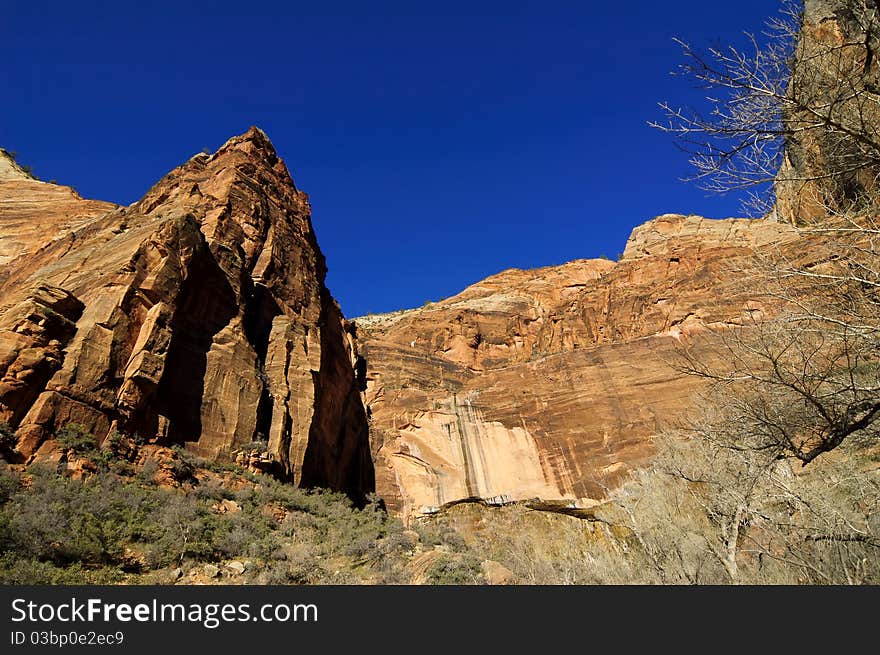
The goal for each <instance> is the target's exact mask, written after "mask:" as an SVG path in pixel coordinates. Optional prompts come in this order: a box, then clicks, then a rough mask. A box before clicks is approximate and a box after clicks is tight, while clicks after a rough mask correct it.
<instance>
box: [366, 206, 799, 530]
mask: <svg viewBox="0 0 880 655" xmlns="http://www.w3.org/2000/svg"><path fill="white" fill-rule="evenodd" d="M796 238H797V234H796V232H795V230H794V229H793V228H791V227H790V226H787V225H783V224H779V223H770V222H766V221H750V220H743V219H737V220H734V219H729V220H708V219H703V218H699V217H695V216H679V215H666V216H661V217H658V218H656V219H654V220H653V221H650V222H648V223H646V224H645V225H643V226H641V227H639V228H637V229H636V230H635V231H634V232H633V234H632V236H631V237H630V239H629V242H628V243H627V246H626V251H625V252H624V255H623V257H622V258H621V260H620V261H619V262H616V263H615V262H610V261H606V260H581V261H575V262H571V263H568V264H564V265H562V266H555V267H548V268H542V269H536V270H530V271H521V270H509V271H505V272H503V273H500V274H498V275H495V276H492V277H490V278H488V279H486V280H483V281H482V282H479V283H477V284H475V285H473V286H471V287H469V288H467V289H465V290H464V291H462V292H461V293H460V294H458V295H457V296H454V297H452V298H449V299H447V300H444V301H441V302H438V303H433V304H430V305H428V306H425V307H422V308H420V309H414V310H409V311H404V312H396V313H394V314H385V315H377V316H367V317H363V318H360V319H357V320H356V323H357V325H358V334H359V341H360V344H361V352H362V354H363V355H364V356H365V358H366V359H367V362H368V383H367V402H368V406H369V410H370V412H371V432H372V440H373V452H374V457H375V462H376V475H377V488H378V493H379V494H380V495H381V496H383V497H384V498H385V499H386V501H387V502H388V504H389V506H390V507H392V508H393V509H395V510H397V511H400V512H402V513H404V514H410V513H418V512H430V511H434V510H435V509H437V508H439V507H441V506H443V505H446V504H449V503H454V502H456V501H460V500H463V499H482V500H484V501H487V502H507V501H511V500H523V499H533V498H541V499H545V500H562V501H567V502H569V503H574V504H581V505H584V504H589V503H591V499H597V498H600V497H601V496H602V495H603V494H604V490H605V489H606V488H607V487H608V486H610V485H614V484H615V483H616V482H617V481H618V480H620V479H621V477H622V476H623V475H624V474H626V473H627V472H628V471H629V470H631V469H632V468H633V467H634V466H637V465H638V464H640V463H642V462H644V461H645V459H646V458H648V457H649V456H650V455H651V454H652V445H651V441H650V436H651V435H652V434H654V433H655V432H656V430H657V429H658V428H659V427H662V426H663V425H664V424H667V423H668V422H670V421H671V420H673V419H675V418H676V417H678V416H680V415H681V413H682V412H684V411H686V410H687V409H688V408H689V407H691V406H692V404H693V402H694V400H695V399H696V394H697V393H698V392H699V391H700V389H701V386H700V385H701V383H700V382H699V381H698V380H697V379H695V378H693V377H689V376H686V375H684V374H681V373H679V372H677V371H676V370H675V369H674V368H673V367H672V366H671V363H672V362H674V361H675V359H676V357H677V350H676V348H677V346H678V345H679V344H682V343H685V344H687V346H688V347H689V348H691V349H692V350H694V351H697V352H700V353H702V354H703V355H704V356H705V357H709V358H711V357H712V356H713V353H719V352H720V347H719V344H718V341H717V337H716V336H715V335H714V329H716V328H724V327H726V326H730V325H738V324H742V323H743V321H744V320H746V319H749V318H750V317H753V316H755V315H756V313H759V312H763V311H767V308H765V307H763V305H762V304H761V303H762V302H763V301H762V300H759V299H758V295H759V294H760V290H754V297H752V296H751V294H750V293H749V291H748V290H743V289H742V288H741V287H740V286H739V285H738V284H736V282H737V275H736V272H735V270H734V269H735V267H736V264H737V261H738V260H739V259H740V258H743V257H746V256H749V255H751V254H752V252H753V251H754V250H756V249H757V250H761V249H764V248H771V247H772V248H776V247H784V246H785V244H786V243H790V242H793V241H794V240H795V239H796Z"/></svg>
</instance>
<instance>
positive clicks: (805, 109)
mask: <svg viewBox="0 0 880 655" xmlns="http://www.w3.org/2000/svg"><path fill="white" fill-rule="evenodd" d="M795 55H796V56H795V58H794V66H793V69H792V73H791V81H790V83H789V91H788V92H789V96H790V97H791V99H792V103H791V105H792V106H791V108H790V109H789V110H788V111H787V112H786V113H785V116H784V121H785V123H786V125H787V131H788V132H789V134H788V138H787V140H786V143H785V144H784V146H785V149H784V150H785V156H784V160H783V162H782V167H781V169H780V171H779V175H778V180H777V183H776V197H777V205H776V214H777V216H778V218H779V219H780V220H783V221H785V222H788V223H793V224H805V223H809V222H811V221H814V220H816V219H821V218H822V217H824V216H826V215H827V214H828V212H829V211H831V212H835V211H839V210H842V209H847V208H849V207H850V206H851V205H852V204H853V203H856V204H858V203H859V202H860V201H861V200H864V199H865V197H871V196H872V195H874V194H875V193H876V190H877V179H878V175H880V139H878V138H877V137H876V136H873V137H872V136H871V135H876V133H877V131H876V125H877V124H878V122H880V109H878V99H880V7H878V4H877V2H876V0H806V2H805V3H804V15H803V22H802V26H801V30H800V33H799V37H798V41H797V47H796V51H795ZM796 108H799V109H796ZM866 137H867V138H866Z"/></svg>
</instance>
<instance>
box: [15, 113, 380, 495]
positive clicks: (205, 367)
mask: <svg viewBox="0 0 880 655" xmlns="http://www.w3.org/2000/svg"><path fill="white" fill-rule="evenodd" d="M0 172H3V173H4V174H3V179H0V256H2V257H3V258H4V259H0V262H3V268H2V269H0V420H2V421H5V422H7V423H9V424H10V425H11V426H12V427H13V428H14V429H15V430H16V436H17V444H18V445H17V450H18V452H19V454H20V456H21V457H22V458H25V459H29V458H33V457H35V456H39V455H40V454H41V453H49V452H51V451H52V449H53V448H54V444H53V440H52V437H53V435H54V434H55V432H56V431H57V430H58V429H59V428H61V427H63V426H64V425H66V424H68V423H79V424H81V425H83V426H84V427H85V428H86V429H88V430H89V431H91V432H93V433H94V434H95V435H97V436H98V437H99V438H104V437H106V435H108V434H109V433H111V432H112V431H114V430H119V431H122V432H125V433H130V434H137V435H141V436H143V437H145V438H154V439H158V440H161V441H164V442H168V443H178V444H181V445H185V446H186V447H187V448H189V449H191V450H193V451H195V452H197V453H199V454H201V455H204V456H207V457H210V458H228V457H230V456H232V454H233V453H234V451H235V450H236V449H237V448H238V447H240V446H241V445H242V444H247V443H250V442H252V441H254V440H259V439H261V438H263V437H264V438H265V439H267V440H268V450H269V453H270V455H271V458H272V460H273V462H274V467H275V469H276V471H277V472H278V473H279V474H280V475H282V476H283V477H285V478H287V479H291V480H293V481H295V482H297V483H302V484H304V485H320V486H327V487H331V488H334V489H338V490H344V491H348V492H350V493H352V494H353V495H359V494H362V493H365V492H369V491H371V490H372V489H373V484H374V483H373V468H372V462H371V459H370V453H369V448H368V434H367V423H366V416H365V413H364V407H363V404H362V402H361V392H360V388H359V387H360V386H361V383H359V382H358V380H357V379H356V376H355V371H354V365H355V363H356V362H357V351H356V345H355V341H354V339H353V337H352V335H351V334H350V327H349V326H348V324H347V323H346V321H345V320H344V318H343V316H342V313H341V311H340V309H339V307H338V305H337V304H336V302H335V301H334V300H333V298H332V297H331V295H330V293H329V291H328V290H327V288H326V287H325V286H324V277H325V272H326V267H325V262H324V257H323V255H322V254H321V252H320V249H319V248H318V245H317V242H316V239H315V234H314V231H313V229H312V224H311V219H310V208H309V203H308V199H307V197H306V195H305V194H304V193H303V192H301V191H299V190H298V189H297V188H296V187H295V186H294V183H293V181H292V180H291V178H290V175H289V173H288V171H287V168H286V166H285V165H284V162H283V161H282V160H281V159H279V158H278V156H277V155H276V153H275V150H274V148H273V147H272V144H271V143H270V142H269V140H268V139H267V138H266V136H265V134H263V133H262V132H261V131H260V130H258V129H256V128H251V130H249V131H248V132H247V133H246V134H244V135H242V136H239V137H235V138H233V139H230V140H229V141H228V142H227V143H226V144H225V145H224V146H223V147H222V148H220V149H219V150H218V151H217V152H216V153H214V154H212V155H207V154H199V155H196V156H195V157H193V158H192V159H190V160H189V161H188V162H186V163H185V164H183V165H182V166H180V167H179V168H177V169H175V170H173V171H172V172H171V173H169V174H168V175H166V176H165V177H164V178H163V179H162V180H161V181H159V182H158V183H157V184H156V185H155V186H154V187H153V188H152V189H151V190H150V191H149V192H148V193H147V194H146V196H145V197H144V198H143V199H142V200H141V201H139V202H137V203H135V204H133V205H131V206H129V207H118V208H113V206H111V205H108V204H106V203H96V202H92V201H85V200H82V199H81V198H79V197H78V196H76V194H74V193H72V191H71V190H70V189H68V188H66V187H59V186H55V185H50V184H45V183H42V182H38V181H35V180H31V179H26V176H23V175H22V174H21V171H19V170H16V169H14V167H12V166H9V165H7V166H6V167H5V168H4V169H3V170H2V171H0Z"/></svg>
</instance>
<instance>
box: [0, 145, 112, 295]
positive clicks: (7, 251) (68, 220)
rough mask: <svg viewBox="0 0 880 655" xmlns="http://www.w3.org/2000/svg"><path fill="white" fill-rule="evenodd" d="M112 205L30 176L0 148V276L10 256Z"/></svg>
mask: <svg viewBox="0 0 880 655" xmlns="http://www.w3.org/2000/svg"><path fill="white" fill-rule="evenodd" d="M114 207H116V205H114V204H112V203H109V202H100V201H97V200H83V199H82V198H81V197H80V196H79V194H78V193H77V192H76V191H74V190H73V189H72V188H70V187H67V186H61V185H58V184H46V183H45V182H40V181H39V180H35V179H33V178H32V177H31V176H30V175H28V174H27V173H25V172H24V171H23V170H22V168H21V167H20V166H19V165H18V164H16V163H15V160H14V159H12V157H11V156H10V155H9V154H8V153H7V152H6V151H5V150H2V149H0V217H2V221H3V223H2V229H0V276H2V275H3V271H4V269H5V268H6V266H7V265H11V262H12V261H13V260H15V259H19V262H22V261H23V260H24V259H25V258H26V257H27V255H28V254H29V253H31V252H33V251H35V250H37V249H39V248H42V247H43V246H44V245H46V243H48V242H49V241H51V240H52V239H54V238H56V237H59V236H61V235H64V234H69V233H70V232H72V231H73V230H75V229H76V228H78V227H80V226H82V225H84V224H85V223H87V222H88V221H90V220H92V219H93V218H95V217H96V216H100V215H101V214H103V213H105V212H107V211H110V210H111V209H113V208H114ZM0 303H3V301H2V300H0ZM4 304H5V303H4Z"/></svg>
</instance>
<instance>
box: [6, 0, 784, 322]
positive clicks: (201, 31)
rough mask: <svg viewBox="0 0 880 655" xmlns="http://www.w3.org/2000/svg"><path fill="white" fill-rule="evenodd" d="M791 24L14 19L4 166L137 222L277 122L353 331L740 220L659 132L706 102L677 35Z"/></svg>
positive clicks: (592, 13) (499, 13) (177, 14)
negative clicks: (376, 318) (247, 134)
mask: <svg viewBox="0 0 880 655" xmlns="http://www.w3.org/2000/svg"><path fill="white" fill-rule="evenodd" d="M123 5H124V6H123ZM776 6H777V4H776V3H775V2H773V1H771V0H764V1H763V2H759V1H757V0H739V1H738V2H735V3H734V2H707V1H706V0H682V1H677V2H663V3H657V2H626V3H624V2H609V1H605V2H587V1H586V0H583V1H581V2H556V1H553V0H543V1H542V2H516V1H513V0H512V1H510V2H503V3H494V2H480V1H478V0H471V1H470V2H464V3H458V2H453V1H444V2H435V3H428V2H382V1H378V0H377V1H376V2H369V3H367V2H355V1H349V2H320V3H319V2H308V3H306V2H296V1H290V2H258V1H256V0H250V1H241V0H239V1H238V2H216V3H208V2H203V3H199V4H198V5H195V4H192V5H188V4H186V3H182V2H173V3H148V2H138V3H134V2H105V3H93V2H55V3H43V2H36V1H34V0H28V1H26V2H23V1H20V0H11V1H10V0H4V1H3V9H2V16H0V61H2V63H0V90H2V98H0V145H2V146H3V147H6V148H7V149H10V150H15V151H17V152H18V153H19V159H20V160H21V161H22V162H23V163H26V164H29V165H31V166H33V168H34V169H35V172H36V173H37V175H39V176H40V177H42V178H43V179H57V180H58V181H59V182H61V183H64V184H70V185H73V186H75V187H76V188H77V189H78V190H79V191H80V193H82V194H83V195H84V196H87V197H93V198H100V199H105V200H112V201H115V202H119V203H130V202H133V201H134V200H136V199H138V198H139V197H140V196H141V195H142V194H143V193H144V192H145V191H146V190H147V189H148V188H149V187H150V186H151V185H152V184H153V183H154V182H155V181H156V180H157V179H158V178H160V177H161V176H162V175H163V174H164V173H165V172H167V171H168V170H169V169H171V168H173V167H174V166H176V165H178V164H179V163H181V162H182V161H184V160H185V159H187V158H188V157H189V156H191V155H192V154H194V153H195V152H197V151H199V150H200V149H202V148H203V147H209V148H211V149H212V150H213V149H215V148H217V147H218V146H220V145H221V144H222V143H223V142H224V141H225V140H226V139H227V138H228V137H229V136H232V135H233V134H238V133H241V132H243V131H245V130H246V129H247V128H248V127H249V126H250V125H252V124H256V125H258V126H260V127H262V128H263V129H264V130H266V132H267V133H268V134H269V136H270V138H271V139H272V141H273V142H274V144H275V147H276V148H277V150H278V152H279V154H280V155H281V156H282V157H283V158H284V159H285V160H286V161H287V164H288V166H289V167H290V170H291V172H292V174H293V177H294V180H295V181H296V183H297V186H299V187H300V188H301V189H303V190H305V191H306V192H308V193H309V195H310V198H311V201H312V207H313V221H314V225H315V229H316V232H317V234H318V240H319V243H320V245H321V248H322V249H323V251H324V253H325V255H326V257H327V262H328V266H329V269H330V272H329V275H328V284H329V286H330V289H331V291H332V292H333V293H334V295H335V296H336V297H337V298H338V299H339V301H340V303H341V304H342V308H343V311H344V312H345V313H346V315H348V316H356V315H359V314H362V313H365V312H367V311H389V310H394V309H399V308H402V307H411V306H417V305H421V304H422V303H424V301H425V300H428V299H431V300H436V299H438V298H440V297H445V296H449V295H452V294H454V293H457V292H458V291H460V290H461V289H462V288H464V287H465V286H467V285H468V284H471V283H473V282H476V281H477V280H479V279H481V278H483V277H485V276H487V275H491V274H493V273H496V272H498V271H500V270H503V269H505V268H510V267H519V268H531V267H536V266H545V265H549V264H558V263H562V262H565V261H568V260H571V259H577V258H584V257H597V256H600V255H607V256H610V257H616V256H617V254H618V253H620V252H621V251H622V250H623V247H624V244H625V242H626V238H627V236H628V235H629V232H630V230H631V229H632V228H633V227H634V226H636V225H638V224H640V223H642V222H644V221H645V220H647V219H649V218H651V217H652V216H655V215H657V214H662V213H666V212H681V213H700V214H703V215H706V216H711V217H724V216H730V215H736V214H737V213H738V211H739V201H738V199H736V198H719V197H708V196H707V195H706V194H705V193H704V192H702V191H700V190H698V189H696V188H694V187H693V186H690V185H686V184H683V183H681V182H680V181H679V179H680V178H681V177H682V176H684V175H686V174H687V173H688V168H687V159H686V157H685V156H684V155H683V154H682V153H680V152H679V151H678V150H677V149H676V148H675V147H674V145H673V144H672V142H671V141H670V139H669V138H668V137H667V136H665V135H663V134H659V133H656V132H655V131H653V130H652V129H650V128H649V127H647V126H646V121H647V120H649V119H654V118H658V117H659V113H658V110H657V108H656V103H657V102H658V101H659V100H673V101H681V102H693V101H694V99H695V98H696V96H695V92H694V90H693V89H692V88H691V87H690V85H689V83H688V82H687V81H685V80H683V79H681V78H676V77H672V76H670V75H669V72H670V71H671V70H672V69H673V68H674V67H675V66H676V65H677V64H678V63H680V61H681V58H680V52H679V50H678V48H677V46H676V45H675V44H674V43H673V42H672V40H671V39H672V37H673V36H681V37H683V38H685V39H686V40H689V41H691V42H692V43H694V44H704V45H710V44H712V43H716V42H719V41H720V42H727V41H730V40H738V39H741V33H742V31H743V30H753V31H759V30H760V29H761V26H762V24H763V21H764V20H765V18H766V17H767V16H768V15H769V14H771V13H773V12H774V11H775V8H776ZM318 10H320V12H321V13H319V12H318Z"/></svg>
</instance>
